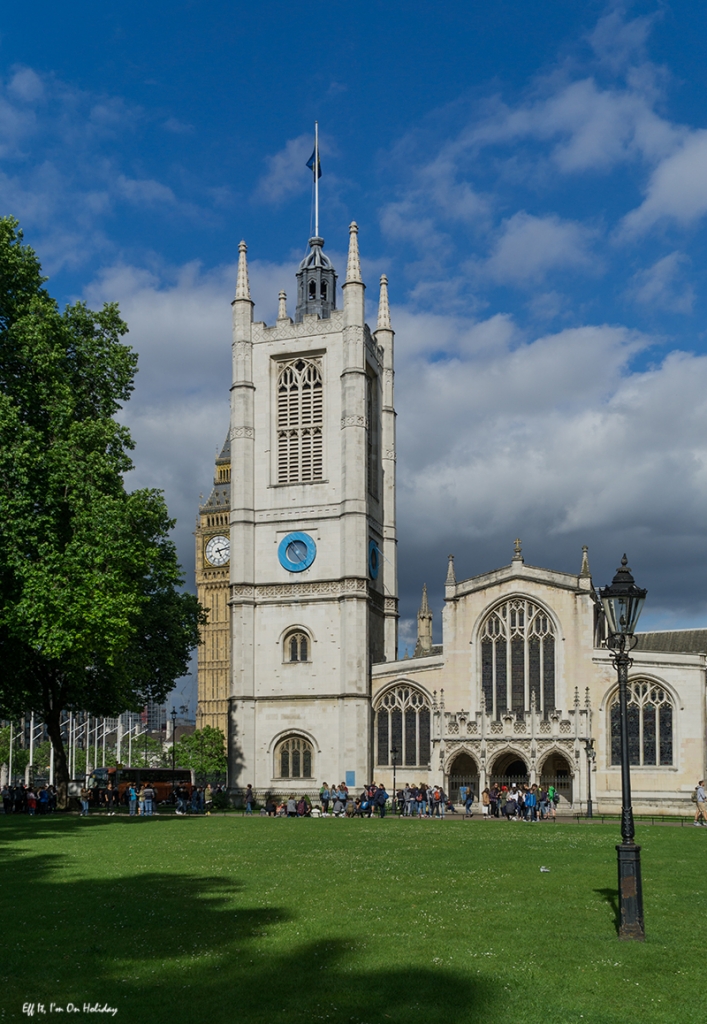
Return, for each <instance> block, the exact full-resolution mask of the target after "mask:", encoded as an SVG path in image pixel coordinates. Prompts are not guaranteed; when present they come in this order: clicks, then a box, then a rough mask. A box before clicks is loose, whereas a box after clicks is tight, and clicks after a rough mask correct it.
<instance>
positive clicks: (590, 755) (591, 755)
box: [582, 739, 597, 818]
mask: <svg viewBox="0 0 707 1024" xmlns="http://www.w3.org/2000/svg"><path fill="white" fill-rule="evenodd" d="M582 742H583V743H584V749H585V750H586V752H587V817H588V818H591V817H592V765H593V764H594V759H595V757H596V756H597V754H596V750H595V749H594V740H593V739H590V740H583V741H582Z"/></svg>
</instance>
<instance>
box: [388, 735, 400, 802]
mask: <svg viewBox="0 0 707 1024" xmlns="http://www.w3.org/2000/svg"><path fill="white" fill-rule="evenodd" d="M390 753H391V754H392V755H393V814H395V809H396V807H397V797H396V795H395V769H396V767H397V764H398V748H397V747H396V746H395V744H393V746H392V747H391V748H390Z"/></svg>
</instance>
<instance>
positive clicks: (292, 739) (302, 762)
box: [275, 736, 314, 779]
mask: <svg viewBox="0 0 707 1024" xmlns="http://www.w3.org/2000/svg"><path fill="white" fill-rule="evenodd" d="M313 767H314V751H313V750H312V744H311V743H310V742H309V740H306V739H304V737H302V736H288V738H287V739H285V740H282V742H281V743H278V745H277V747H276V748H275V777H276V778H279V779H311V778H312V776H313V775H314V772H313Z"/></svg>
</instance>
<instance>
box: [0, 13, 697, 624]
mask: <svg viewBox="0 0 707 1024" xmlns="http://www.w3.org/2000/svg"><path fill="white" fill-rule="evenodd" d="M706 42H707V8H705V6H704V5H703V4H678V3H655V2H653V3H635V4H625V5H620V4H608V5H607V4H604V3H601V4H600V3H585V4H567V3H559V2H552V0H544V2H542V3H540V2H529V0H524V2H520V0H518V2H496V3H494V4H492V5H491V4H482V3H477V2H465V3H455V2H451V3H447V4H432V3H429V2H425V3H423V2H416V0H406V2H404V3H403V2H386V3H382V2H381V3H375V2H361V3H358V4H341V3H332V4H329V5H310V6H307V5H301V4H291V3H269V4H259V5H255V4H243V3H234V2H230V3H226V2H210V3H208V4H205V3H196V2H192V3H170V4H166V3H161V2H156V3H154V2H153V3H151V4H149V5H145V4H137V3H132V2H128V3H122V4H120V5H118V4H113V3H108V4H104V5H96V4H93V3H92V4H88V3H84V2H81V0H78V2H73V3H72V4H70V5H50V4H48V3H40V5H39V6H38V7H36V6H35V7H33V8H27V7H26V5H20V4H19V3H10V4H8V5H5V7H4V10H3V12H2V14H0V197H1V199H2V211H3V213H12V214H14V215H16V216H17V217H18V218H19V219H20V221H21V223H22V225H23V227H24V229H25V234H26V238H27V240H28V241H29V242H30V243H31V244H32V245H33V246H34V247H35V248H36V249H37V251H38V253H39V255H40V257H41V259H42V261H43V263H44V266H45V269H46V271H47V272H48V273H49V274H50V275H51V282H50V287H51V289H52V291H53V293H54V294H55V295H56V296H57V297H58V298H59V300H60V301H68V300H70V299H74V298H77V297H82V298H86V299H87V300H88V301H89V302H91V303H93V304H98V303H100V302H102V301H104V300H109V299H117V300H119V302H120V304H121V308H122V309H123V312H124V315H125V316H126V318H127V320H128V323H129V325H130V329H131V333H130V341H131V343H132V344H133V345H134V346H135V348H136V349H137V351H138V352H139V353H140V365H141V370H140V374H139V376H138V382H137V389H136V393H135V396H134V399H133V400H132V401H131V403H130V405H129V406H128V408H126V410H125V418H126V420H127V422H128V423H129V424H130V426H131V429H132V430H133V432H134V436H135V438H136V441H137V444H138V448H137V452H136V469H135V473H134V474H133V482H134V483H135V485H138V484H139V485H148V484H149V485H156V486H160V487H163V488H164V490H165V492H166V495H167V498H168V501H169V504H170V508H171V510H172V512H173V514H174V515H175V516H177V518H178V526H177V531H176V539H177V543H178V545H179V550H180V555H181V558H182V561H183V564H184V566H185V568H186V570H187V573H188V575H191V573H192V571H193V538H192V535H191V531H192V529H193V523H194V516H195V514H196V508H197V504H198V500H199V494H200V492H204V493H207V492H208V489H209V486H210V481H211V473H212V465H213V462H212V460H213V455H214V453H215V450H216V448H217V447H219V445H220V443H221V442H222V440H223V435H224V434H225V431H226V426H227V416H228V383H229V382H228V374H229V322H230V309H229V302H230V299H231V297H232V294H233V284H234V275H235V270H234V265H235V260H236V257H237V245H238V242H239V240H240V239H241V238H246V240H247V241H248V244H249V258H250V261H251V280H252V285H253V291H254V297H255V299H256V303H257V305H256V313H255V315H256V318H259V319H260V318H262V319H265V320H272V319H273V317H274V314H275V310H276V302H277V293H278V291H279V289H280V288H284V289H285V290H286V291H288V292H289V293H290V295H292V294H293V290H294V278H293V272H294V268H295V264H296V263H297V261H298V260H299V258H300V257H301V254H302V252H303V251H304V248H305V246H306V241H307V237H308V235H309V228H310V192H311V181H310V178H309V176H308V173H307V171H306V169H305V167H304V163H305V161H306V159H307V157H308V156H309V154H310V153H311V147H312V126H313V122H314V120H315V118H316V119H318V120H319V122H320V126H321V133H322V166H323V171H324V174H323V177H322V179H321V197H322V214H321V231H322V233H323V235H324V237H325V238H326V240H327V250H328V251H329V253H330V254H331V255H332V258H333V259H334V260H335V262H336V263H337V264H338V266H339V269H340V270H342V271H343V268H344V262H343V251H344V247H345V244H346V239H347V226H348V223H349V222H350V221H351V220H352V219H355V220H356V221H357V222H358V223H359V226H360V243H361V249H362V255H363V257H364V273H365V275H366V277H367V280H368V282H369V292H368V299H369V309H368V315H369V319H372V318H373V317H374V316H375V301H376V288H375V287H374V283H375V281H376V280H377V277H378V275H379V274H380V273H381V272H382V271H385V272H386V273H387V274H388V277H389V279H390V283H391V301H392V304H393V317H394V326H395V328H396V331H397V336H396V346H397V348H396V352H397V371H398V372H397V378H396V387H397V392H396V400H397V406H398V412H399V417H398V428H399V446H398V447H399V458H398V471H399V488H400V490H399V494H400V501H399V532H400V583H401V597H402V614H403V623H402V632H403V636H404V637H406V638H408V639H409V638H410V637H411V630H412V626H413V623H412V618H413V616H414V613H415V610H416V606H417V602H418V598H419V591H420V588H421V585H422V583H423V582H427V584H428V586H429V587H430V592H431V597H432V601H433V605H434V607H435V611H437V612H438V611H439V609H440V607H441V593H442V584H443V579H444V575H445V571H446V555H447V553H448V552H454V554H455V555H456V560H457V562H456V564H457V573H458V576H459V577H460V578H461V577H466V576H470V575H473V574H475V573H479V572H483V571H484V570H486V569H491V568H494V567H496V566H498V565H501V564H506V563H507V562H508V561H509V560H510V557H511V554H512V544H513V539H514V538H515V537H516V536H517V535H518V536H520V537H521V538H522V539H523V548H524V554H525V557H526V560H527V561H528V562H530V563H531V564H535V565H546V566H549V567H552V568H558V569H567V570H574V571H577V570H578V568H579V564H580V559H581V545H582V544H585V543H586V544H589V547H590V561H591V565H592V569H593V572H594V577H595V582H597V583H598V584H602V583H604V582H606V581H607V580H608V579H610V577H611V575H612V574H613V571H614V569H615V566H616V564H617V563H618V559H619V558H620V556H621V554H622V553H623V551H624V549H626V550H627V551H628V554H629V559H630V562H631V564H632V566H633V568H634V571H635V573H636V575H637V578H638V579H639V582H641V583H642V584H643V585H645V586H647V587H648V588H649V599H648V604H647V606H646V612H645V613H644V615H645V623H646V625H654V626H672V625H675V626H681V625H682V626H686V625H693V624H705V623H707V583H706V582H705V568H706V563H707V536H706V532H705V513H704V510H705V507H706V502H707V398H706V396H707V351H706V350H707V330H706V327H705V314H706V312H707V309H706V303H705V283H706V276H707V275H706V272H705V263H706V260H705V256H706V240H707V231H706V230H705V224H706V218H707V125H706V124H705V111H706V110H707V71H706V70H705V68H706V67H707V62H706V61H705V43H706ZM436 622H437V627H439V615H437V616H436Z"/></svg>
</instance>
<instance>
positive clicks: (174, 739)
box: [169, 705, 177, 796]
mask: <svg viewBox="0 0 707 1024" xmlns="http://www.w3.org/2000/svg"><path fill="white" fill-rule="evenodd" d="M169 717H170V718H171V719H172V796H174V792H175V790H176V788H177V783H176V780H175V778H174V771H175V765H176V760H175V758H176V753H177V750H176V742H177V728H176V727H177V712H176V710H175V708H174V705H172V713H171V715H170V716H169Z"/></svg>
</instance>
